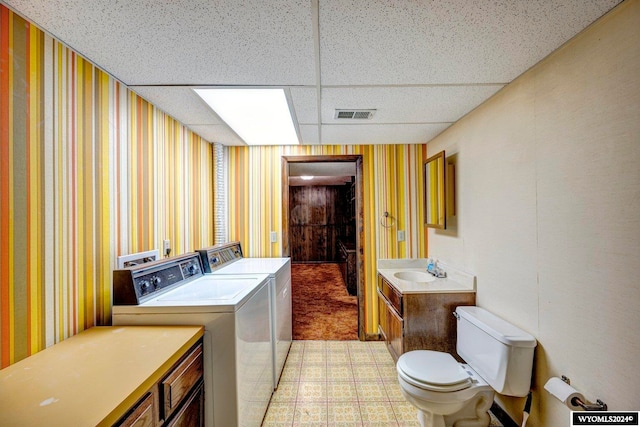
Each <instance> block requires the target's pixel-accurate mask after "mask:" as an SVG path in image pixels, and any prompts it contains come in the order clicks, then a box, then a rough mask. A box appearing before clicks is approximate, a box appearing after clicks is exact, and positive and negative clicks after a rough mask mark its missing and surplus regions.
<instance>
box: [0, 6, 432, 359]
mask: <svg viewBox="0 0 640 427" xmlns="http://www.w3.org/2000/svg"><path fill="white" fill-rule="evenodd" d="M332 154H335V155H338V154H360V155H362V156H363V166H364V192H365V194H364V209H365V230H364V234H365V269H366V277H365V282H366V288H367V300H366V304H367V307H368V308H369V310H367V313H368V318H367V319H366V331H367V332H369V333H374V332H375V324H376V322H377V313H376V310H377V304H376V303H375V302H376V301H375V292H374V289H375V274H376V273H375V268H376V260H377V259H378V258H405V257H406V258H414V257H423V256H425V255H426V240H425V230H424V226H423V224H422V221H421V218H422V202H421V200H422V199H421V194H422V180H421V173H420V168H421V165H422V162H423V161H424V159H426V146H425V145H415V146H414V145H378V146H366V145H364V146H349V145H347V146H300V147H252V148H249V147H227V148H225V149H224V155H225V158H226V160H225V161H226V164H227V166H228V171H229V176H228V194H229V196H228V198H229V200H228V201H227V206H228V236H227V239H228V240H239V241H241V242H242V244H243V248H244V250H245V252H246V253H247V255H248V256H279V255H280V244H279V243H276V244H272V243H270V240H269V233H270V231H277V232H280V231H281V215H282V212H281V208H282V201H281V156H283V155H286V156H295V155H332ZM214 156H215V150H214V148H213V146H212V145H211V144H209V143H208V142H207V141H205V140H203V139H202V138H200V137H199V136H197V135H195V134H194V133H192V132H191V131H189V130H188V129H187V128H185V127H184V126H182V125H181V124H180V123H178V122H177V121H175V120H174V119H173V118H171V117H169V116H167V115H166V114H164V113H163V112H162V111H160V110H158V109H157V108H155V107H154V106H153V105H151V104H149V103H148V102H146V101H145V100H144V99H142V98H140V97H139V96H137V95H136V94H135V93H133V92H132V91H130V90H129V89H127V88H126V87H125V86H124V85H123V84H121V83H120V82H118V81H117V80H115V79H114V78H112V77H110V76H109V75H108V74H106V73H105V72H103V71H102V70H100V69H98V68H97V67H95V66H94V65H93V64H91V63H90V62H89V61H87V60H86V59H84V58H82V57H80V56H79V55H77V54H76V53H75V52H74V51H72V50H71V49H69V48H68V47H66V46H64V45H63V44H62V43H60V42H58V41H57V40H55V39H53V38H52V37H50V36H49V35H47V34H45V33H44V32H42V31H41V30H39V29H38V28H37V27H36V26H34V25H33V24H31V23H29V22H28V21H25V20H24V19H22V18H21V17H19V16H18V15H16V14H14V13H12V12H11V11H10V10H9V9H7V8H6V7H5V6H2V5H0V367H5V366H7V365H9V364H11V363H14V362H16V361H18V360H20V359H22V358H24V357H26V356H28V355H30V354H33V353H35V352H37V351H39V350H41V349H43V348H45V347H47V346H49V345H52V344H54V343H56V342H59V341H61V340H63V339H65V338H67V337H69V336H71V335H74V334H76V333H78V332H80V331H82V330H83V329H86V328H89V327H91V326H93V325H100V324H106V323H109V321H110V312H111V270H112V269H113V268H114V267H115V263H116V258H117V256H118V255H122V254H127V253H132V252H138V251H144V250H150V249H160V248H161V246H162V244H161V242H162V240H164V239H170V240H171V242H172V247H173V254H180V253H184V252H187V251H191V250H193V249H196V248H199V247H204V246H209V245H211V244H213V243H214V237H215V235H214V234H215V233H214V228H213V222H214V200H215V198H214V196H215V195H214V185H213V181H214V179H215V176H216V174H215V167H214V165H215V164H216V159H215V158H214ZM385 211H387V212H389V214H390V215H392V216H393V217H394V218H395V219H396V226H395V227H392V228H389V229H386V228H384V227H382V226H381V225H380V222H379V221H380V218H381V216H382V214H383V213H384V212H385ZM397 230H405V232H406V239H407V240H406V241H405V242H397V241H396V232H397ZM280 235H281V234H280Z"/></svg>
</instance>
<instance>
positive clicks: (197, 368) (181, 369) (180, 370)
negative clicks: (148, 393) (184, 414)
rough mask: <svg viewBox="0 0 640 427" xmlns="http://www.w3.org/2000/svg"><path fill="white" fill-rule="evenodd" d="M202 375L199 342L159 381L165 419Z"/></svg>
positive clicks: (201, 357)
mask: <svg viewBox="0 0 640 427" xmlns="http://www.w3.org/2000/svg"><path fill="white" fill-rule="evenodd" d="M202 375H203V356H202V344H199V345H198V346H197V347H196V348H195V349H193V351H192V352H191V353H189V355H187V356H186V357H185V358H184V359H183V360H182V362H180V364H179V365H178V366H177V367H176V368H175V369H174V370H173V371H172V372H171V373H169V375H168V376H167V377H166V378H165V379H164V380H162V382H161V388H162V398H163V402H162V403H161V407H162V408H163V410H164V419H165V420H166V419H168V418H169V416H170V415H171V413H172V412H173V411H175V410H176V408H177V407H178V406H180V403H182V400H183V399H184V398H185V396H187V395H188V394H189V391H191V389H192V388H193V386H194V385H195V384H196V383H197V382H198V381H199V380H200V378H202Z"/></svg>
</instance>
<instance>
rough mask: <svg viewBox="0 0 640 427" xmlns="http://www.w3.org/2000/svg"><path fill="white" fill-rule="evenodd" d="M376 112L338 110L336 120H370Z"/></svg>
mask: <svg viewBox="0 0 640 427" xmlns="http://www.w3.org/2000/svg"><path fill="white" fill-rule="evenodd" d="M375 112H376V110H336V113H335V115H334V116H333V118H334V119H353V120H357V119H370V118H371V117H373V115H374V113H375Z"/></svg>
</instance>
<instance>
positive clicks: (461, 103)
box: [322, 85, 503, 124]
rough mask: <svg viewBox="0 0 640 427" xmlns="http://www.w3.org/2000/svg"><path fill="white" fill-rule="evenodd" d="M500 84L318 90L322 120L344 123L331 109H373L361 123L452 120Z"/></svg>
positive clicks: (464, 112) (476, 103)
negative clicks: (320, 98) (319, 91)
mask: <svg viewBox="0 0 640 427" xmlns="http://www.w3.org/2000/svg"><path fill="white" fill-rule="evenodd" d="M502 87H503V85H489V86H438V87H356V88H346V87H345V88H328V89H323V90H322V123H325V124H326V123H341V124H345V123H348V122H346V121H345V120H344V119H334V115H335V114H334V112H335V109H376V112H375V114H374V115H373V117H372V118H371V119H368V120H363V122H364V123H365V124H366V122H370V123H372V124H374V123H425V122H430V123H434V122H436V123H437V122H455V121H456V120H458V119H459V118H461V117H462V116H463V115H465V114H466V113H468V112H469V111H470V110H472V109H473V108H475V107H476V106H478V105H479V104H481V103H482V102H483V101H485V100H486V99H487V98H489V97H490V96H491V95H493V94H494V93H496V92H497V91H498V90H500V89H501V88H502Z"/></svg>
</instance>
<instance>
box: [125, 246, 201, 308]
mask: <svg viewBox="0 0 640 427" xmlns="http://www.w3.org/2000/svg"><path fill="white" fill-rule="evenodd" d="M202 275H203V271H202V266H201V264H200V256H199V255H198V254H196V253H191V254H186V255H182V256H178V257H173V258H168V259H165V260H161V261H157V262H154V263H148V264H141V265H139V266H135V267H129V268H126V269H122V270H114V272H113V304H114V305H139V304H142V303H143V302H145V301H147V300H148V299H150V298H152V297H156V296H158V295H159V294H161V293H164V292H166V291H168V290H170V289H174V288H175V287H177V286H180V285H182V284H184V283H187V282H190V281H192V280H194V279H196V278H198V277H201V276H202Z"/></svg>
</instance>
